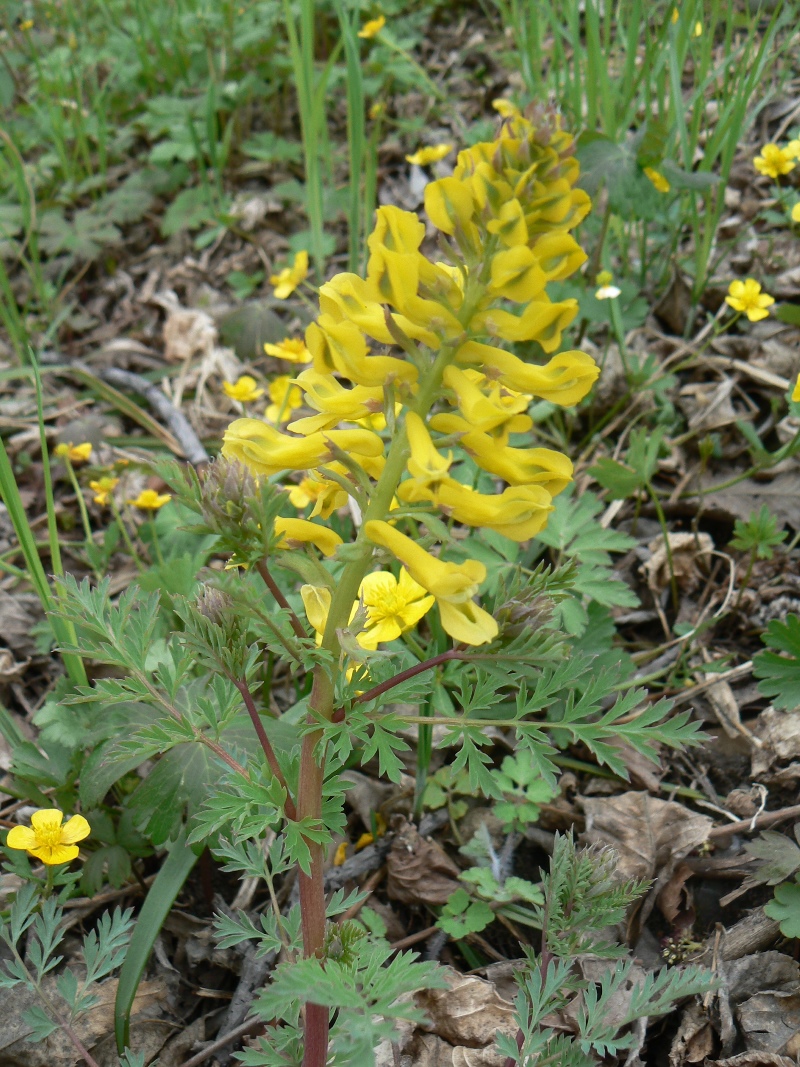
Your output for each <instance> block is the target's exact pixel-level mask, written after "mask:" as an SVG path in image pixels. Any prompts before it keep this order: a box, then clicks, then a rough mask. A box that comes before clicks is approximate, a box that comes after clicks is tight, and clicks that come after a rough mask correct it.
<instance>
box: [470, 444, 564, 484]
mask: <svg viewBox="0 0 800 1067" xmlns="http://www.w3.org/2000/svg"><path fill="white" fill-rule="evenodd" d="M460 443H461V447H462V448H463V449H464V451H465V452H467V453H468V454H469V455H470V456H472V458H473V459H474V460H475V462H476V463H477V464H478V466H479V467H480V468H481V469H482V470H485V471H486V472H487V473H488V474H496V475H497V476H498V478H502V479H503V481H505V482H508V484H509V485H531V486H534V485H538V486H541V487H542V489H545V490H546V491H547V492H548V493H549V494H550V496H557V495H558V494H559V493H560V492H561V491H562V490H563V489H566V487H567V486H568V485H569V483H570V482H571V481H572V473H573V470H572V461H571V460H570V459H569V458H568V457H567V456H565V455H564V454H563V453H561V452H556V451H555V450H554V449H551V448H512V447H511V446H510V445H502V444H499V443H498V442H497V440H496V439H495V438H494V437H490V436H489V434H485V433H477V432H472V433H466V434H464V436H463V437H462V438H461V442H460Z"/></svg>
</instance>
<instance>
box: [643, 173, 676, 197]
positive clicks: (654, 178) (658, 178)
mask: <svg viewBox="0 0 800 1067" xmlns="http://www.w3.org/2000/svg"><path fill="white" fill-rule="evenodd" d="M644 173H645V176H646V177H647V178H649V179H650V181H651V183H652V185H653V188H654V189H655V190H656V191H657V192H659V193H668V192H669V191H670V189H671V188H672V186H671V185H670V184H669V182H668V181H667V179H666V178H665V177H664V175H663V174H662V173H661V171H660V170H656V169H655V167H645V168H644Z"/></svg>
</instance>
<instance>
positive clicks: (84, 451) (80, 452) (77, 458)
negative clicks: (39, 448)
mask: <svg viewBox="0 0 800 1067" xmlns="http://www.w3.org/2000/svg"><path fill="white" fill-rule="evenodd" d="M54 454H55V455H56V456H58V457H59V459H68V460H69V461H70V463H73V464H75V463H87V462H88V460H89V457H90V456H91V454H92V445H91V443H90V442H89V441H85V442H84V443H83V444H82V445H73V444H72V442H70V443H69V444H66V445H65V444H61V445H56V447H55V449H54Z"/></svg>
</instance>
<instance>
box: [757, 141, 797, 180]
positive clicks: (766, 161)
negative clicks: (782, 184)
mask: <svg viewBox="0 0 800 1067" xmlns="http://www.w3.org/2000/svg"><path fill="white" fill-rule="evenodd" d="M792 143H793V142H792ZM753 166H754V167H755V168H756V170H757V171H758V173H759V174H763V175H765V176H766V177H767V178H780V177H781V176H782V175H783V174H789V172H790V171H793V170H794V168H795V164H794V160H793V152H791V151H790V150H789V149H788V148H781V147H780V146H779V145H776V144H765V145H764V147H763V148H762V149H761V155H760V156H756V157H755V159H754V160H753Z"/></svg>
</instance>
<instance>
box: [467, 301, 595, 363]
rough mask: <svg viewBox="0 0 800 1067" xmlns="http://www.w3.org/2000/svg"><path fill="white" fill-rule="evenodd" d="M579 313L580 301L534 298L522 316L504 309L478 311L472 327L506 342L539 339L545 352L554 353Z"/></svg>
mask: <svg viewBox="0 0 800 1067" xmlns="http://www.w3.org/2000/svg"><path fill="white" fill-rule="evenodd" d="M577 313H578V302H577V300H572V299H570V300H561V301H559V302H558V303H553V302H551V301H549V300H532V301H531V302H530V304H528V306H527V307H526V308H525V310H524V311H523V312H522V314H521V315H511V314H509V312H508V311H503V310H502V309H501V308H491V309H489V310H488V311H479V312H478V313H477V315H474V316H473V319H472V322H471V326H472V328H473V330H475V331H476V332H478V333H487V334H488V335H489V336H490V337H497V338H500V339H501V340H503V341H538V342H539V344H540V345H541V346H542V348H543V349H544V350H545V352H553V351H555V349H556V348H558V346H559V345H560V344H561V332H562V330H565V329H566V328H567V326H569V324H570V323H571V322H572V320H573V319H574V318H575V316H576V315H577Z"/></svg>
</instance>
